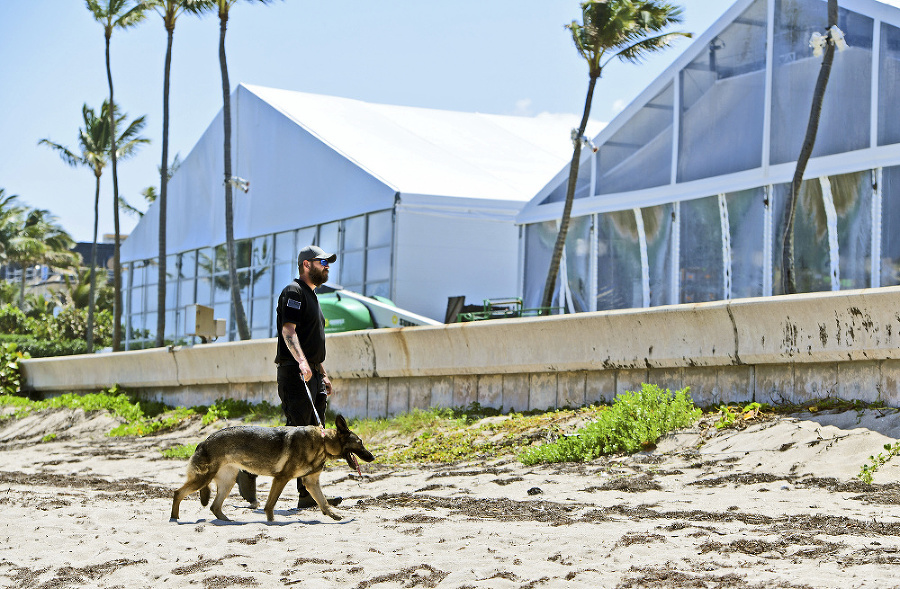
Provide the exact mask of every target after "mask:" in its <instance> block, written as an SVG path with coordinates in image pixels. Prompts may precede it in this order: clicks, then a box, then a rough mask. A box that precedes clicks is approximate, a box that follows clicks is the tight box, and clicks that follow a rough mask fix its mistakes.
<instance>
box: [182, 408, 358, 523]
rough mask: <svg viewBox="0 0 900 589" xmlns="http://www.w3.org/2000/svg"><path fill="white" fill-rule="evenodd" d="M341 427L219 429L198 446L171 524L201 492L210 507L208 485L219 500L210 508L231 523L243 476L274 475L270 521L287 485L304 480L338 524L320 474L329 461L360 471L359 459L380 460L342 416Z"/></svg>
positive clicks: (268, 507) (268, 506) (268, 510)
mask: <svg viewBox="0 0 900 589" xmlns="http://www.w3.org/2000/svg"><path fill="white" fill-rule="evenodd" d="M335 425H336V426H337V427H336V429H329V430H323V429H321V428H319V427H317V426H312V425H311V426H305V427H294V426H282V427H254V426H237V427H229V428H225V429H222V430H219V431H217V432H215V433H213V434H211V435H210V436H209V437H208V438H206V439H205V440H204V441H202V442H200V444H198V445H197V449H196V450H195V451H194V455H193V456H191V459H190V461H189V462H188V467H187V481H186V482H185V483H184V485H182V487H181V488H180V489H178V490H177V491H175V497H174V500H173V501H172V516H171V517H172V521H175V520H177V519H178V506H179V504H180V503H181V500H182V499H184V498H185V497H187V496H188V495H190V494H191V493H193V492H194V491H200V503H201V504H203V505H206V504H207V503H209V497H210V490H209V484H210V483H211V482H212V481H215V482H216V498H215V500H214V501H213V503H212V506H211V509H212V512H213V513H214V514H215V516H216V517H217V518H219V519H220V520H223V521H229V520H228V518H227V517H225V514H224V513H222V503H224V501H225V498H226V497H228V494H229V493H230V492H231V488H232V487H233V486H234V482H235V480H237V475H238V472H240V471H241V470H246V471H248V472H251V473H253V474H258V475H263V476H270V477H274V478H273V479H272V490H271V491H269V497H268V499H267V500H266V507H265V511H266V519H267V520H268V521H273V520H274V511H275V502H276V501H278V496H279V495H281V491H282V490H283V489H284V486H285V485H286V484H287V483H288V482H289V481H291V480H292V479H295V478H298V477H300V478H302V479H303V485H304V486H305V487H306V488H307V490H308V491H309V493H310V495H312V497H313V499H315V500H316V503H317V504H318V506H319V509H321V510H322V513H324V514H325V515H327V516H329V517H331V518H332V519H336V520H339V519H341V516H340V515H338V514H337V513H335V512H334V510H332V509H331V506H330V505H328V502H327V501H326V500H325V495H323V494H322V488H321V487H320V486H319V475H320V474H322V470H323V469H324V468H325V461H326V460H328V459H334V458H344V460H346V461H347V464H349V465H350V468H352V469H354V470H357V471H358V470H359V463H358V462H357V461H356V457H357V456H359V457H360V458H362V459H363V460H365V461H366V462H372V461H373V460H375V457H374V456H373V455H372V453H371V452H369V451H368V450H366V447H365V446H364V445H363V442H362V440H361V439H359V436H357V435H356V434H354V433H353V432H352V431H350V428H349V427H347V422H346V421H345V420H344V418H343V416H341V415H338V416H337V419H336V420H335Z"/></svg>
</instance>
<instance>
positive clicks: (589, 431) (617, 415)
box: [519, 384, 701, 465]
mask: <svg viewBox="0 0 900 589" xmlns="http://www.w3.org/2000/svg"><path fill="white" fill-rule="evenodd" d="M689 390H690V389H689V388H685V389H682V390H680V391H677V392H676V393H675V394H672V393H671V392H670V391H669V390H668V389H667V390H665V391H663V390H661V389H660V388H659V387H658V386H656V385H650V384H644V385H642V386H641V390H640V391H639V392H627V393H625V394H623V395H620V396H619V397H618V398H616V400H615V401H614V402H613V404H612V406H611V407H610V408H609V409H607V410H606V411H604V412H603V413H601V414H600V415H599V417H598V419H597V421H594V422H592V423H590V424H588V425H586V426H585V427H583V428H581V429H580V430H578V432H576V433H575V434H574V435H571V436H564V437H562V438H559V439H558V440H556V441H555V442H553V443H550V444H545V445H542V446H535V447H532V448H529V449H528V450H526V451H525V452H523V453H522V454H521V455H520V456H519V460H521V461H522V462H523V463H525V464H526V465H532V464H537V463H539V462H585V461H589V460H593V459H595V458H597V457H598V456H602V455H606V454H614V453H619V452H636V451H638V450H640V449H642V448H647V447H652V445H653V444H655V443H656V441H657V440H659V438H660V437H661V436H662V435H663V434H666V433H668V432H670V431H672V430H674V429H676V428H679V427H685V426H687V425H690V424H691V423H693V422H694V421H696V420H697V418H699V417H700V414H701V411H700V409H698V408H697V407H695V406H694V402H693V400H692V399H691V398H690V396H689V394H688V392H689Z"/></svg>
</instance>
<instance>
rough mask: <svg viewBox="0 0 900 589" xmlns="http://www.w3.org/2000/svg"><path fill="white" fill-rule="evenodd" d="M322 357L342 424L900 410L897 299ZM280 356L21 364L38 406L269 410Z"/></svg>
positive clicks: (446, 334)
mask: <svg viewBox="0 0 900 589" xmlns="http://www.w3.org/2000/svg"><path fill="white" fill-rule="evenodd" d="M327 345H328V360H327V361H326V363H325V364H326V366H327V368H328V371H329V373H330V375H331V376H332V379H333V380H334V384H335V388H336V391H337V394H335V396H334V397H333V398H332V401H331V404H332V408H333V409H335V410H336V411H340V412H343V413H344V414H345V415H348V416H359V417H363V416H368V417H377V416H383V415H389V414H396V413H400V412H403V411H408V410H410V409H412V408H426V407H432V406H443V407H451V406H452V407H457V406H465V405H468V404H469V403H472V402H476V401H477V402H478V403H481V404H482V405H485V406H491V407H503V408H505V409H507V410H509V409H516V410H526V409H545V408H548V407H562V406H575V405H581V404H584V403H590V402H595V401H609V400H611V399H612V398H614V397H615V395H617V394H618V393H621V392H623V391H626V390H635V389H637V388H639V387H640V384H641V383H642V382H652V383H655V384H659V385H660V386H662V387H665V388H669V389H673V390H674V389H678V388H682V387H684V386H690V387H691V392H692V396H693V398H694V400H695V401H696V402H697V403H698V404H702V405H708V404H714V403H720V402H729V401H745V400H756V401H761V402H778V401H793V402H800V401H803V400H806V399H813V398H821V397H825V396H834V397H841V398H845V399H862V400H866V401H874V400H882V401H884V402H886V403H887V404H889V405H892V406H900V287H889V288H879V289H867V290H858V291H843V292H836V293H813V294H802V295H791V296H782V297H768V298H758V299H739V300H735V301H722V302H712V303H701V304H691V305H672V306H667V307H653V308H650V309H630V310H624V311H602V312H596V313H582V314H577V315H564V316H556V317H535V318H522V319H505V320H496V321H483V322H476V323H464V324H453V325H446V326H438V327H407V328H401V329H380V330H369V331H359V332H350V333H343V334H335V335H331V336H329V337H328V344H327ZM274 353H275V340H274V339H267V340H254V341H250V342H233V343H223V344H207V345H198V346H194V347H183V348H182V347H171V348H160V349H154V350H146V351H140V352H123V353H119V354H102V355H92V356H69V357H61V358H39V359H32V360H27V361H24V362H23V363H22V365H23V373H24V382H25V388H26V389H27V390H30V391H33V392H35V393H37V394H40V395H53V394H58V393H61V392H66V391H97V390H100V389H102V388H106V387H109V386H111V385H112V384H115V383H118V384H119V385H120V386H121V387H123V388H125V389H126V390H129V391H132V392H135V393H138V394H140V395H144V396H147V397H149V398H154V399H160V400H164V401H166V402H167V403H170V404H177V405H196V404H209V403H211V402H213V401H214V400H215V399H217V398H219V397H234V398H240V399H247V400H251V401H256V402H258V401H262V400H268V401H269V402H271V403H278V395H277V392H276V386H275V366H274V364H273V358H274Z"/></svg>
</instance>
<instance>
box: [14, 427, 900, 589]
mask: <svg viewBox="0 0 900 589" xmlns="http://www.w3.org/2000/svg"><path fill="white" fill-rule="evenodd" d="M113 422H114V420H113V419H112V418H110V417H109V416H107V415H105V414H103V413H96V414H93V415H90V416H87V415H85V414H84V413H83V412H79V411H57V412H52V413H42V414H39V415H32V416H30V417H28V418H25V419H21V420H18V421H7V422H2V423H0V506H2V509H0V586H5V587H15V588H17V589H24V588H32V587H33V588H44V587H47V588H49V587H59V588H62V587H66V588H69V587H104V588H114V587H167V588H169V587H204V588H208V587H282V586H286V587H308V588H322V587H351V588H359V589H363V588H370V587H374V588H379V589H380V588H384V589H387V588H393V587H441V588H455V589H462V588H471V587H491V588H507V587H508V588H523V587H590V588H596V587H608V588H614V587H617V588H627V587H747V588H750V587H752V588H761V587H779V588H783V587H834V588H840V589H848V588H851V587H885V588H887V587H898V586H900V569H898V568H897V567H896V565H897V564H900V518H898V515H900V511H898V508H897V504H898V503H900V485H898V484H896V483H895V482H894V481H896V480H897V476H898V473H900V471H898V469H900V459H897V461H896V463H895V462H891V463H889V464H888V465H886V466H885V467H884V468H882V469H881V470H880V471H879V472H878V473H877V475H876V484H875V485H872V486H868V485H864V484H862V483H860V482H859V481H857V480H856V479H855V475H856V474H857V473H858V472H859V469H860V466H861V465H862V464H863V463H864V462H865V461H866V459H867V458H868V456H869V455H871V454H875V453H877V452H879V451H881V450H882V446H883V445H884V444H885V443H888V442H892V441H894V440H895V439H896V438H900V414H898V413H897V412H894V411H881V412H879V411H875V410H868V411H865V412H859V413H858V412H855V411H848V412H843V413H833V414H831V413H828V414H826V413H816V414H802V415H794V416H790V417H781V418H778V419H775V420H769V421H764V422H761V423H755V424H752V425H750V426H749V427H746V428H745V429H741V430H724V431H721V432H719V431H717V430H715V429H714V428H710V427H709V423H708V422H706V423H702V424H701V425H699V426H698V427H696V428H693V429H691V430H687V431H681V432H678V433H677V434H675V435H672V436H669V437H667V438H665V439H664V440H662V441H661V442H660V443H659V444H658V446H657V448H656V449H655V450H654V451H652V452H645V453H640V454H636V455H632V456H618V457H607V458H603V459H600V460H596V461H594V462H591V463H588V464H564V465H552V466H537V467H526V466H523V465H522V464H520V463H518V462H516V461H514V460H512V459H509V458H507V459H500V460H491V461H486V462H478V463H475V462H467V463H458V464H453V465H441V466H434V465H427V466H423V465H403V466H388V465H381V464H378V463H377V462H375V463H373V464H369V465H363V466H362V468H363V477H362V479H360V477H359V476H358V475H357V474H356V473H355V472H354V471H350V470H349V469H348V467H347V465H346V464H345V463H342V462H341V463H338V462H335V463H333V464H331V465H329V467H328V468H327V469H326V472H325V474H323V476H322V481H323V484H322V486H323V488H324V489H325V492H326V494H339V495H342V496H343V497H344V503H343V505H341V506H340V507H339V508H338V509H339V511H340V512H341V513H342V514H343V515H344V516H345V519H343V520H342V521H340V522H335V521H332V520H331V519H329V518H327V517H325V516H323V515H322V514H321V513H319V512H318V510H313V509H309V510H303V511H297V510H295V509H291V507H292V506H294V505H295V504H296V489H295V488H293V486H292V485H289V486H288V488H287V489H286V490H285V492H284V493H283V495H282V497H281V499H280V500H279V503H278V506H277V507H276V511H275V518H276V521H275V522H274V523H271V524H269V523H266V518H265V514H264V513H263V512H262V510H260V509H256V510H252V509H250V508H249V507H248V505H247V504H246V502H244V501H243V500H242V499H241V498H240V497H239V496H238V494H237V492H236V491H234V492H233V493H232V496H231V497H230V499H229V500H228V501H227V502H226V504H225V508H224V509H225V512H226V513H227V514H228V515H229V517H231V518H232V519H233V520H235V521H233V522H220V521H218V520H216V519H215V518H214V516H213V515H212V513H211V512H210V511H209V510H208V508H203V507H201V505H200V502H199V500H198V498H197V495H196V494H195V495H192V496H191V497H189V498H188V499H186V500H185V501H184V502H183V503H182V505H181V517H182V520H181V521H180V522H178V523H172V522H169V521H168V516H169V510H170V507H171V495H172V492H173V491H174V489H176V488H177V487H178V486H179V485H180V484H181V483H182V481H183V473H184V466H185V462H184V461H181V460H167V459H163V458H162V457H161V455H160V453H159V450H160V449H161V448H166V447H170V446H173V445H176V444H181V443H185V442H188V441H199V440H201V439H203V437H205V436H206V435H207V434H208V433H209V432H210V431H212V429H211V428H209V427H207V428H203V427H200V425H199V423H197V422H195V423H194V424H193V425H191V426H190V427H187V428H183V429H181V430H178V431H175V432H168V433H165V434H162V435H157V436H152V437H146V438H140V439H123V438H109V437H106V436H105V435H104V433H105V432H107V431H109V429H110V428H111V427H112V425H114V423H113ZM48 433H56V434H57V436H58V437H57V439H56V440H55V441H49V442H41V440H42V439H43V438H44V436H46V435H47V434H48ZM268 485H269V480H268V479H263V478H260V490H261V492H262V496H264V494H265V493H266V492H267V490H268Z"/></svg>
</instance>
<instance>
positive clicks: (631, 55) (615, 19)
mask: <svg viewBox="0 0 900 589" xmlns="http://www.w3.org/2000/svg"><path fill="white" fill-rule="evenodd" d="M581 13H582V17H583V18H582V20H583V21H584V22H583V24H578V23H577V22H576V21H572V24H569V25H566V28H567V29H569V30H570V31H571V33H572V40H573V41H574V42H575V48H576V49H578V53H579V54H581V57H583V58H584V59H585V61H587V63H588V75H589V80H588V91H587V97H586V98H585V101H584V114H583V115H582V117H581V124H580V125H579V127H578V129H577V130H574V131H573V132H572V134H573V138H572V139H573V142H574V143H575V149H574V151H573V153H572V163H571V164H570V165H569V182H568V185H567V187H566V201H565V204H564V206H563V215H562V220H561V221H560V226H559V234H558V235H557V237H556V243H555V244H554V246H553V255H552V257H551V258H550V270H549V271H548V272H547V282H545V283H544V296H543V299H542V301H541V306H542V307H549V306H550V305H551V304H552V303H553V291H554V287H555V286H556V279H557V276H559V264H560V259H561V257H562V253H563V248H564V247H565V245H566V234H567V233H568V231H569V219H570V217H571V214H572V203H573V201H574V199H575V184H576V182H577V180H578V167H579V164H580V162H581V147H582V144H583V142H584V141H585V137H584V131H585V129H586V128H587V122H588V117H589V116H590V113H591V101H592V100H593V97H594V86H595V85H596V84H597V79H598V78H600V76H601V75H602V74H603V68H604V67H606V65H607V64H608V63H609V62H610V61H612V60H613V59H620V60H622V61H628V62H631V63H640V62H641V60H642V59H643V58H644V57H645V56H646V55H647V54H649V53H654V52H656V51H661V50H663V49H665V48H667V47H668V46H669V45H670V44H671V42H672V41H673V40H674V39H675V38H676V37H690V36H691V34H690V33H681V32H669V33H662V34H655V33H659V32H660V31H662V30H663V29H665V28H666V27H668V26H670V25H673V24H677V23H680V22H681V8H679V7H677V6H675V5H673V4H669V3H667V2H660V1H658V0H587V1H586V2H582V3H581Z"/></svg>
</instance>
